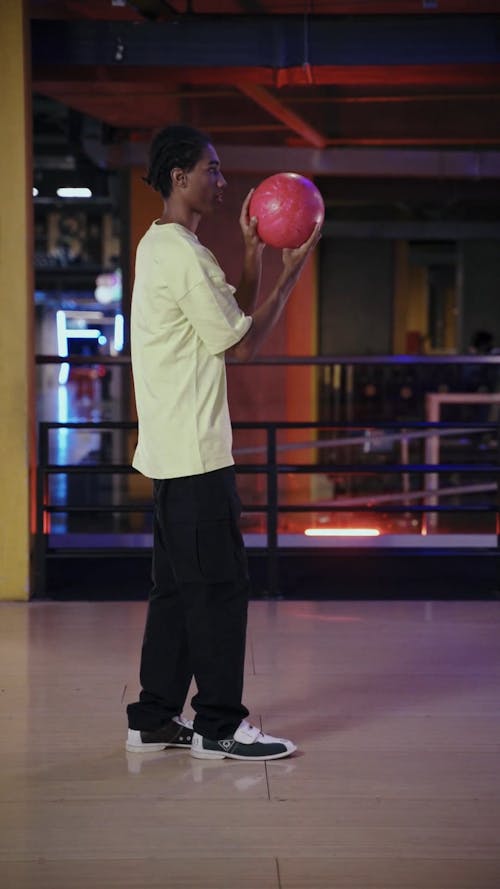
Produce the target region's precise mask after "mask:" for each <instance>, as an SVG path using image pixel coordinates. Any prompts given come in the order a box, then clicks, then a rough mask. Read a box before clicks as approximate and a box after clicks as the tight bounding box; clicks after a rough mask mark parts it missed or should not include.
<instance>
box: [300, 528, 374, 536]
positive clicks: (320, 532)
mask: <svg viewBox="0 0 500 889" xmlns="http://www.w3.org/2000/svg"><path fill="white" fill-rule="evenodd" d="M304 534H305V535H306V537H380V531H379V530H378V529H377V528H306V530H305V531H304Z"/></svg>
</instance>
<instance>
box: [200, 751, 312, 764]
mask: <svg viewBox="0 0 500 889" xmlns="http://www.w3.org/2000/svg"><path fill="white" fill-rule="evenodd" d="M296 750H297V748H296V747H292V749H291V750H284V751H283V753H270V754H267V755H266V754H265V753H264V754H263V755H262V756H240V755H239V754H238V753H222V752H221V753H219V752H218V751H216V750H203V751H201V750H193V749H192V748H191V756H192V757H193V758H194V759H239V760H242V761H244V762H263V761H268V760H270V759H284V758H285V756H290V755H291V754H292V753H295V751H296Z"/></svg>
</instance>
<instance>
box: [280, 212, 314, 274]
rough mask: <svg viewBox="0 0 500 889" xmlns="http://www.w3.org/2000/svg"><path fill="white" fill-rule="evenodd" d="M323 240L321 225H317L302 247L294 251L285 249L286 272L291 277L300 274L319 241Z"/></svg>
mask: <svg viewBox="0 0 500 889" xmlns="http://www.w3.org/2000/svg"><path fill="white" fill-rule="evenodd" d="M320 238H321V225H320V224H318V225H316V226H315V227H314V228H313V230H312V232H311V235H310V237H309V238H308V239H307V241H305V242H304V243H303V244H301V246H300V247H295V248H294V249H288V248H287V249H285V250H283V254H282V256H283V267H284V270H285V272H287V273H288V274H289V275H294V274H296V273H297V272H300V271H301V269H302V266H303V265H304V263H305V261H306V260H307V258H308V256H309V254H310V253H311V251H312V250H314V248H315V247H316V244H317V243H318V241H319V239H320Z"/></svg>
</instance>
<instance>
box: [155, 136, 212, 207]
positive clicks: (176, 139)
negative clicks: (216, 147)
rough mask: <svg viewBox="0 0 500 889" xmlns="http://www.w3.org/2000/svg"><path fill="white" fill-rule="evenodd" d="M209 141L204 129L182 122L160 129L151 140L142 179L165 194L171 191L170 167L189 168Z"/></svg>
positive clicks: (196, 161) (165, 195) (164, 195)
mask: <svg viewBox="0 0 500 889" xmlns="http://www.w3.org/2000/svg"><path fill="white" fill-rule="evenodd" d="M210 142H211V140H210V138H209V136H207V134H206V133H202V132H201V131H200V130H195V129H194V127H188V126H184V125H183V124H172V125H171V126H168V127H165V129H163V130H160V132H159V133H157V135H156V136H155V138H154V139H153V141H152V143H151V147H150V150H149V169H148V172H147V175H146V176H144V182H147V184H148V185H151V187H152V188H154V189H155V191H159V192H160V194H161V195H162V196H163V197H164V198H168V197H169V195H170V194H171V192H172V178H171V173H172V170H173V169H175V167H180V169H181V170H186V171H188V172H189V170H192V169H193V167H195V166H196V164H197V163H198V161H199V160H200V158H201V156H202V154H203V151H204V150H205V148H206V147H207V145H210Z"/></svg>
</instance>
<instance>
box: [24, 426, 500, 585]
mask: <svg viewBox="0 0 500 889" xmlns="http://www.w3.org/2000/svg"><path fill="white" fill-rule="evenodd" d="M478 427H480V428H481V429H482V430H484V431H485V432H490V433H492V434H495V435H496V440H497V442H498V443H499V444H497V448H498V447H499V446H500V429H499V428H498V424H495V423H474V424H464V423H442V422H437V423H436V422H407V421H405V422H401V421H399V422H380V423H374V422H370V423H363V424H360V423H349V424H346V423H332V422H330V423H328V422H323V421H317V422H284V421H283V422H270V421H269V422H247V423H234V424H233V428H234V429H235V430H252V431H255V430H260V431H261V432H264V433H265V450H264V451H263V455H262V456H263V458H264V459H263V461H262V462H249V463H237V465H236V471H237V472H238V473H240V474H242V475H244V474H264V475H265V478H266V485H265V489H266V498H265V502H263V503H258V504H256V503H253V504H246V505H245V504H244V505H243V511H244V512H245V513H264V514H265V516H266V534H265V544H264V546H263V547H262V552H263V553H264V554H265V556H266V560H267V567H266V572H267V584H266V586H267V593H268V595H270V596H274V595H276V593H277V591H278V589H279V581H278V568H279V556H280V553H282V552H284V551H285V548H284V547H280V546H279V534H278V530H279V516H280V514H281V513H311V512H316V513H318V512H321V511H324V510H325V507H324V504H322V503H320V502H317V501H316V502H308V503H285V502H282V501H281V500H280V496H279V479H280V476H282V475H286V474H289V475H296V476H300V475H302V474H316V473H321V474H324V475H325V474H326V475H328V474H332V475H334V474H339V473H342V475H348V476H349V475H352V476H359V475H361V474H366V473H371V474H374V475H377V476H381V475H385V474H399V475H402V476H407V475H408V474H415V475H417V476H419V477H422V478H432V479H434V480H435V479H436V478H437V477H439V475H442V474H455V475H459V476H462V475H469V474H476V475H478V476H480V477H481V478H488V479H489V480H491V481H492V482H493V483H494V484H493V487H495V486H496V495H495V498H494V499H495V502H488V503H485V502H481V503H474V504H470V503H468V504H464V503H459V504H447V505H444V504H442V503H439V502H437V501H438V500H439V494H438V493H437V492H436V487H435V486H434V487H433V486H430V487H428V488H427V490H426V491H425V492H424V493H422V495H421V499H423V501H424V502H422V503H412V502H409V501H408V498H406V499H405V496H404V494H403V493H402V494H401V501H402V502H401V503H390V504H388V503H379V504H377V503H375V504H373V503H372V504H370V503H369V502H364V503H363V502H360V503H359V504H358V505H356V506H354V507H353V505H352V503H350V504H349V505H343V504H342V502H338V503H336V502H335V500H334V499H333V500H332V501H329V502H328V507H327V511H328V512H332V513H342V512H351V513H352V512H366V513H374V514H376V513H406V514H409V515H411V514H415V515H420V516H421V515H426V516H430V515H439V514H440V513H447V514H450V513H457V514H458V513H462V514H463V513H470V512H473V513H475V514H477V513H494V514H495V516H496V520H495V521H496V525H495V528H496V550H495V551H496V555H497V556H500V499H499V490H500V483H499V481H500V479H499V475H500V461H499V460H498V453H497V452H494V456H493V459H492V460H490V461H489V462H478V461H477V460H476V461H472V462H471V461H467V462H451V463H450V462H449V461H446V462H413V463H412V462H409V460H408V461H405V462H387V463H383V464H381V463H379V462H373V461H372V462H366V461H361V462H359V461H358V462H341V463H339V462H331V461H330V460H326V461H323V460H320V461H316V462H309V463H287V462H284V461H280V460H279V452H280V448H279V442H278V435H279V433H283V432H288V431H290V430H307V429H310V430H318V429H321V430H322V432H323V433H324V432H330V433H332V432H333V433H335V434H340V435H345V434H346V433H350V434H351V435H352V434H353V433H354V434H356V433H358V432H359V433H361V432H363V433H365V432H366V430H376V431H380V432H381V433H386V434H387V433H394V431H395V430H399V433H397V434H396V437H398V436H407V435H414V436H416V437H422V438H425V437H435V436H437V435H444V434H446V433H447V432H448V433H449V432H450V431H452V430H454V429H460V431H461V433H463V432H464V431H466V430H467V429H468V428H470V429H471V431H474V432H475V433H477V431H478ZM136 428H137V426H136V423H134V422H126V421H121V422H119V421H108V422H90V421H88V422H42V423H40V424H39V442H38V452H39V460H38V477H37V515H36V595H43V594H44V593H45V592H46V570H47V560H49V559H52V558H56V557H65V558H71V557H75V556H80V557H81V556H82V555H86V556H88V557H89V558H90V557H92V558H95V557H99V558H103V557H107V556H116V555H120V556H134V555H137V554H138V550H137V548H136V547H131V546H127V547H123V546H120V545H112V546H99V547H92V546H89V545H86V546H84V545H80V546H75V547H68V546H64V547H62V546H58V545H57V541H56V538H57V535H51V534H50V521H51V517H52V516H54V515H56V514H57V513H65V514H68V515H75V514H82V513H87V514H92V515H94V516H97V515H100V514H101V515H102V514H108V515H109V514H120V513H122V514H123V513H144V514H150V513H151V510H152V505H151V503H149V502H148V503H141V502H126V503H114V502H106V503H102V502H97V499H96V500H95V501H93V502H87V503H85V504H81V503H80V504H78V503H74V502H68V498H66V500H65V501H64V502H54V499H53V498H52V496H51V490H50V483H49V482H50V478H51V477H53V476H57V475H59V476H66V477H67V478H72V477H76V476H78V475H84V474H86V475H90V476H92V475H97V474H101V475H105V476H120V475H121V476H127V475H132V474H135V470H133V469H132V468H131V466H130V464H129V463H128V462H127V463H123V462H113V461H112V460H111V459H110V458H109V455H108V456H107V458H106V460H105V461H104V462H96V463H90V464H89V463H88V462H86V463H84V464H82V463H79V464H74V463H64V464H61V463H57V462H51V458H50V452H51V448H50V435H51V432H53V431H55V430H80V431H81V430H90V431H95V432H99V433H103V434H106V433H112V432H113V431H120V432H122V433H130V432H133V431H134V430H135V429H136ZM402 430H403V432H402ZM360 440H361V439H360ZM300 444H301V443H300V442H299V443H295V444H287V448H291V449H294V448H295V447H297V446H300ZM321 444H322V442H321V440H320V439H317V440H316V439H315V440H313V441H312V442H310V447H311V448H314V449H316V448H320V447H321ZM255 450H257V451H258V450H259V448H256V449H255ZM285 453H286V452H285ZM91 491H92V488H91ZM419 496H420V495H419ZM365 500H366V498H365ZM117 539H119V538H117ZM141 551H142V552H147V551H148V550H147V548H146V550H145V549H144V548H142V550H141Z"/></svg>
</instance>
